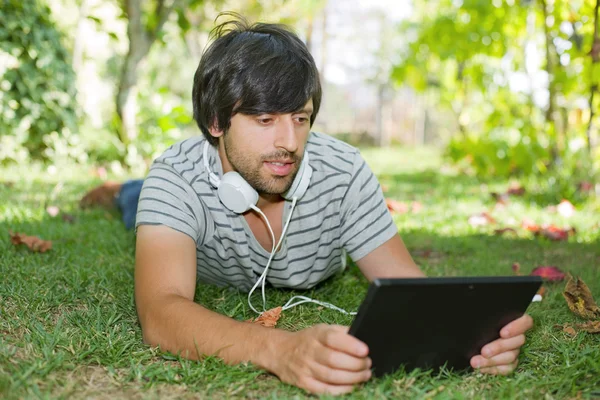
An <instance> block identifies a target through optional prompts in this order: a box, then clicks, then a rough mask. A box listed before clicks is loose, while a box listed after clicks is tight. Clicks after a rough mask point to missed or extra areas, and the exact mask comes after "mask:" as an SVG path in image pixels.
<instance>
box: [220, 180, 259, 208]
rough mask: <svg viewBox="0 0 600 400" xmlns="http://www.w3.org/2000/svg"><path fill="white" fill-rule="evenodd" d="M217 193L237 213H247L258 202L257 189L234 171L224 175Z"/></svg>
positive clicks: (226, 205)
mask: <svg viewBox="0 0 600 400" xmlns="http://www.w3.org/2000/svg"><path fill="white" fill-rule="evenodd" d="M217 194H218V195H219V200H220V201H221V203H223V205H224V206H225V207H227V208H228V209H230V210H231V211H233V212H234V213H237V214H242V213H245V212H246V211H248V210H249V209H250V207H251V206H253V205H256V203H257V202H258V193H257V192H256V190H254V188H253V187H252V186H250V184H249V183H248V182H246V180H245V179H244V178H242V176H241V175H240V174H238V173H237V172H234V171H232V172H228V173H226V174H225V175H223V178H222V179H221V183H220V184H219V189H218V191H217Z"/></svg>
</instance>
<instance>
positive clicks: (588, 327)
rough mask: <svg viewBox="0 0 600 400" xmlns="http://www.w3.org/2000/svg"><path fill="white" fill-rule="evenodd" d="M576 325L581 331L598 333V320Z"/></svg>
mask: <svg viewBox="0 0 600 400" xmlns="http://www.w3.org/2000/svg"><path fill="white" fill-rule="evenodd" d="M577 327H578V328H579V329H581V330H582V331H586V332H589V333H600V320H598V321H588V322H585V323H583V324H577Z"/></svg>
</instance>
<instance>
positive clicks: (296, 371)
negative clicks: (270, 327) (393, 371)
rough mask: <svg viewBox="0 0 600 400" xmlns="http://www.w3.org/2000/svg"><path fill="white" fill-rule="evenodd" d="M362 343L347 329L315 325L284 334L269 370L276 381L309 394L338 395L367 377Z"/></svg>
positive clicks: (365, 352) (364, 348)
mask: <svg viewBox="0 0 600 400" xmlns="http://www.w3.org/2000/svg"><path fill="white" fill-rule="evenodd" d="M368 353H369V349H368V347H367V345H366V344H364V343H363V342H361V341H360V340H358V339H356V338H355V337H353V336H351V335H349V334H348V327H345V326H340V325H325V324H319V325H315V326H312V327H310V328H307V329H304V330H302V331H299V332H293V333H290V334H289V335H286V338H285V340H284V341H282V342H279V343H277V344H276V350H275V353H274V354H275V359H274V360H273V361H272V363H273V364H272V366H271V368H269V369H270V370H271V371H272V372H273V373H275V374H276V375H277V376H278V377H279V379H281V380H282V381H284V382H287V383H290V384H292V385H295V386H298V387H300V388H302V389H304V390H307V391H309V392H311V393H330V394H342V393H348V392H351V391H352V389H353V388H354V385H355V384H357V383H360V382H364V381H367V380H369V378H370V377H371V370H370V368H371V359H370V358H369V357H367V355H368Z"/></svg>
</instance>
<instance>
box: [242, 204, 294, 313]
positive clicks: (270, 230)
mask: <svg viewBox="0 0 600 400" xmlns="http://www.w3.org/2000/svg"><path fill="white" fill-rule="evenodd" d="M297 201H298V199H297V198H296V197H294V198H293V199H292V208H291V210H290V214H289V215H288V219H287V221H286V223H285V225H284V227H283V230H282V231H281V237H280V238H279V242H278V243H277V246H275V234H274V233H273V229H272V228H271V224H270V223H269V219H268V218H267V216H266V215H265V214H264V213H263V212H262V211H261V210H260V208H258V207H256V206H255V205H251V206H250V207H251V208H252V209H253V210H254V211H256V212H258V213H259V214H260V216H261V217H263V219H264V220H265V222H266V223H267V227H268V228H269V232H270V233H271V239H272V243H273V247H272V250H271V255H270V256H269V260H268V261H267V266H266V267H265V270H264V271H263V273H262V274H261V275H260V278H258V280H257V281H256V283H255V284H254V286H253V287H252V289H251V290H250V293H248V305H249V306H250V308H251V309H252V311H254V312H255V313H257V314H262V313H263V312H265V311H266V306H267V297H266V295H265V282H266V280H267V279H266V277H267V271H269V267H270V266H271V261H272V260H273V257H275V253H276V252H277V249H279V246H281V243H282V242H283V238H284V237H285V233H286V231H287V228H288V226H289V224H290V220H291V219H292V213H293V212H294V207H296V202H297ZM261 282H262V288H261V292H262V301H263V311H262V312H260V311H257V310H256V309H255V308H254V306H252V301H251V300H250V297H251V296H252V293H254V290H256V288H257V287H258V285H260V284H261Z"/></svg>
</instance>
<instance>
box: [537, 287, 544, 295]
mask: <svg viewBox="0 0 600 400" xmlns="http://www.w3.org/2000/svg"><path fill="white" fill-rule="evenodd" d="M544 293H546V288H545V287H544V286H540V288H539V289H538V291H537V293H536V294H539V295H540V296H543V295H544Z"/></svg>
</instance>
